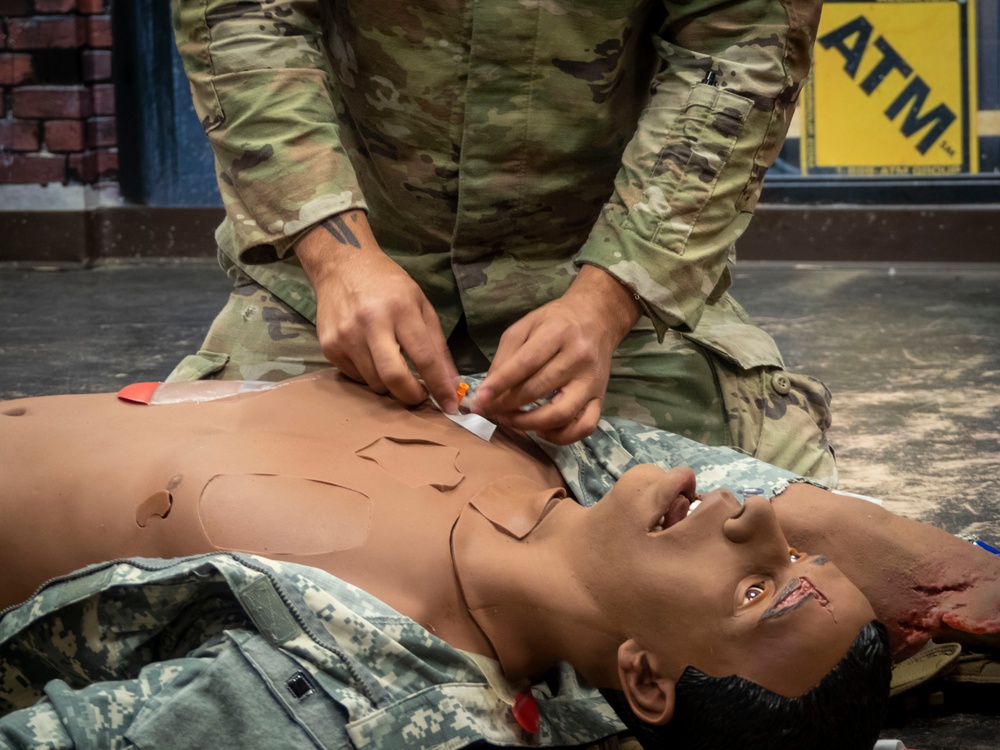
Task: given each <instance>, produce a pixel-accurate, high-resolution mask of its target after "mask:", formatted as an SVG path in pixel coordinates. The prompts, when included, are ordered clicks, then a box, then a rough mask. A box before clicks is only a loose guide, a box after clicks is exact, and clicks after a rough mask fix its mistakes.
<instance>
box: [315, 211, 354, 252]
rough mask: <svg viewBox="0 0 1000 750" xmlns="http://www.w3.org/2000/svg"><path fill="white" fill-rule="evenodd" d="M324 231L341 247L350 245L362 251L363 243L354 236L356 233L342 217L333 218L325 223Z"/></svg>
mask: <svg viewBox="0 0 1000 750" xmlns="http://www.w3.org/2000/svg"><path fill="white" fill-rule="evenodd" d="M323 229H325V230H326V231H328V232H329V233H330V234H331V235H333V238H334V239H335V240H337V242H339V243H340V244H341V245H350V246H351V247H354V248H357V249H358V250H360V249H361V243H360V242H358V238H357V237H355V236H354V232H352V231H351V230H350V228H349V227H348V226H347V222H346V221H344V218H343V217H342V216H331V217H330V218H329V219H327V220H326V221H324V222H323Z"/></svg>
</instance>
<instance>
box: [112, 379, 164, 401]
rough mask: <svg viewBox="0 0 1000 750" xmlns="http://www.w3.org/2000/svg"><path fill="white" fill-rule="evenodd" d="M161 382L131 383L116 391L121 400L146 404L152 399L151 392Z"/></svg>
mask: <svg viewBox="0 0 1000 750" xmlns="http://www.w3.org/2000/svg"><path fill="white" fill-rule="evenodd" d="M161 385H163V384H162V383H132V385H127V386H125V387H124V388H122V389H121V390H120V391H118V398H120V399H121V400H122V401H132V402H133V403H136V404H148V403H149V402H150V401H151V400H152V399H153V392H154V391H155V390H156V389H157V388H159V387H160V386H161Z"/></svg>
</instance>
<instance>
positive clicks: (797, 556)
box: [788, 547, 805, 562]
mask: <svg viewBox="0 0 1000 750" xmlns="http://www.w3.org/2000/svg"><path fill="white" fill-rule="evenodd" d="M788 557H789V559H790V560H791V561H792V562H798V561H799V560H801V559H802V558H803V557H805V553H803V552H799V551H798V550H797V549H795V547H789V548H788Z"/></svg>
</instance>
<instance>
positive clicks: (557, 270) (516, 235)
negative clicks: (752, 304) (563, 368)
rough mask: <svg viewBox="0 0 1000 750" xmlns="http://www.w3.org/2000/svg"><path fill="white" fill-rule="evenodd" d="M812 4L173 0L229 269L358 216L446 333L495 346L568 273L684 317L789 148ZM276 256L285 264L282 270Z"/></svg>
mask: <svg viewBox="0 0 1000 750" xmlns="http://www.w3.org/2000/svg"><path fill="white" fill-rule="evenodd" d="M820 4H821V0H746V1H745V2H739V3H731V2H722V1H721V0H687V1H681V0H605V1H602V2H592V1H588V0H489V1H483V0H478V1H473V0H429V1H427V2H419V3H417V2H392V3H387V2H369V1H367V0H336V1H335V0H260V1H252V2H245V1H243V0H174V17H175V28H176V36H177V42H178V47H179V49H180V52H181V57H182V59H183V61H184V65H185V67H186V69H187V72H188V76H189V78H190V81H191V89H192V92H193V95H194V103H195V109H196V111H197V113H198V115H199V117H200V118H201V121H202V123H203V125H204V127H205V130H206V132H207V133H208V136H209V138H210V140H211V143H212V146H213V149H214V151H215V155H216V160H217V170H218V179H219V187H220V190H221V192H222V197H223V201H224V203H225V207H226V220H225V222H224V223H223V225H222V226H221V227H220V228H219V231H218V234H217V238H218V241H219V246H220V250H221V254H222V257H223V258H224V262H226V263H230V264H237V265H239V266H241V267H243V268H244V270H246V272H247V273H249V274H250V275H251V276H252V277H253V278H255V279H256V280H257V281H258V282H259V283H261V284H262V285H263V286H265V287H267V288H268V289H270V290H271V291H272V292H274V293H275V294H277V295H278V296H279V297H281V298H282V299H284V300H285V301H286V302H287V303H289V304H290V305H292V307H294V308H295V309H296V310H298V311H299V312H300V313H302V314H303V315H304V316H305V317H307V318H309V319H314V318H315V298H314V296H313V293H312V290H311V288H310V287H309V285H308V283H307V282H306V279H305V275H304V274H303V272H302V269H301V267H300V266H299V265H298V264H297V263H296V262H295V261H294V259H293V258H289V254H290V252H291V249H292V247H293V245H294V243H295V242H296V240H297V239H298V238H299V237H300V236H301V235H302V234H303V233H304V232H305V231H306V230H308V229H310V228H312V227H313V226H315V225H316V224H317V223H318V222H320V221H321V220H323V219H324V218H326V217H329V216H331V215H333V214H336V213H339V212H341V211H344V210H347V209H352V208H364V209H366V210H367V211H368V212H369V220H370V222H371V224H372V227H373V229H374V231H375V236H376V238H377V239H378V240H379V242H380V244H381V246H382V248H383V249H384V250H385V251H386V252H387V253H389V254H390V255H391V256H392V257H393V258H394V259H395V260H396V261H397V262H398V263H400V264H401V265H402V266H403V267H404V268H405V269H406V270H407V271H408V272H409V273H410V275H411V276H412V277H413V278H415V279H416V280H417V281H418V282H419V283H420V285H421V287H422V288H423V290H424V292H425V294H426V295H427V297H428V299H429V300H430V302H431V303H432V304H433V305H434V307H435V308H436V309H437V311H438V313H439V315H440V317H441V322H442V325H443V327H444V329H445V332H446V333H447V332H449V331H450V330H451V329H452V328H453V327H454V325H455V323H456V321H457V320H458V319H459V317H460V315H461V314H462V312H463V311H464V313H465V315H466V316H467V318H468V322H469V328H470V331H471V333H472V335H473V337H474V338H475V339H476V341H477V343H479V344H480V346H482V347H483V348H484V350H486V351H487V352H489V351H491V350H492V349H494V348H495V345H496V342H497V340H498V339H499V335H500V333H502V331H503V330H504V329H505V328H506V327H507V326H508V325H510V323H512V322H513V321H515V320H517V319H518V318H520V317H522V316H523V315H524V314H525V313H526V312H528V311H530V310H532V309H535V308H537V307H539V306H540V305H541V304H543V303H544V302H547V301H549V300H551V299H553V298H555V297H558V296H560V295H561V294H562V293H563V292H564V291H565V289H566V288H567V286H568V285H569V283H570V281H571V280H572V277H573V274H574V264H576V265H577V266H578V265H579V264H583V263H589V264H594V265H596V266H599V267H600V268H602V269H604V270H606V271H607V272H609V273H610V274H612V275H613V276H615V277H616V278H617V279H618V280H619V281H621V282H622V283H623V284H625V285H626V286H627V287H628V288H629V289H631V290H632V291H633V292H634V293H635V294H636V295H637V296H638V298H639V299H640V301H641V303H642V305H643V308H644V309H645V311H646V313H647V314H648V316H649V317H650V319H651V320H652V322H653V324H654V325H655V327H656V329H657V332H658V333H659V335H660V337H661V338H662V336H663V334H664V332H665V331H666V330H667V329H668V328H671V327H673V328H677V329H679V330H691V329H693V328H694V327H695V326H696V324H697V322H698V319H699V317H700V314H701V310H702V307H703V305H704V304H705V302H706V301H710V300H712V299H715V298H718V297H719V296H720V295H721V294H722V293H723V291H724V290H725V289H726V288H727V287H728V285H729V276H728V273H727V271H726V264H727V260H728V258H729V256H730V250H731V246H732V243H733V241H734V240H735V239H736V238H737V237H738V236H739V235H740V234H741V233H742V232H743V230H744V229H745V227H746V225H747V222H748V221H749V218H750V214H751V212H752V211H753V209H754V206H755V204H756V202H757V199H758V196H759V194H760V189H761V183H762V180H763V177H764V173H765V171H766V170H767V168H768V166H769V165H770V164H771V163H773V161H774V159H775V158H776V157H777V154H778V151H779V149H780V146H781V144H782V142H783V139H784V136H785V133H786V131H787V126H788V123H789V121H790V119H791V115H792V112H793V109H794V105H795V101H796V99H797V96H798V92H799V88H800V85H801V83H802V80H803V78H804V77H805V75H806V73H807V71H808V69H809V65H810V55H811V48H812V43H813V40H814V38H815V33H816V26H817V24H818V21H819V10H820ZM279 259H286V260H285V261H284V262H280V263H279V262H276V261H278V260H279Z"/></svg>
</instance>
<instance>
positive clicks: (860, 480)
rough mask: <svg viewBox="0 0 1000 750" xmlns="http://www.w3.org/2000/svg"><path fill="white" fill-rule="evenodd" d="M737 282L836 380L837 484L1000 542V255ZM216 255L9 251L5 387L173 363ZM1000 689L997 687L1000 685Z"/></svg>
mask: <svg viewBox="0 0 1000 750" xmlns="http://www.w3.org/2000/svg"><path fill="white" fill-rule="evenodd" d="M734 278H735V284H734V292H735V295H736V297H737V298H738V299H739V300H740V301H741V302H742V303H743V304H744V306H745V307H746V308H747V309H748V311H749V312H750V313H751V315H752V316H753V317H754V318H756V320H757V321H758V322H759V323H760V324H761V325H762V326H763V327H764V328H765V329H766V330H768V331H769V332H770V333H771V334H772V335H773V336H774V337H775V338H776V339H777V341H778V343H779V345H780V347H781V349H782V351H783V352H784V354H785V358H786V362H787V364H788V365H789V367H790V368H791V369H793V370H798V371H802V372H807V373H809V374H811V375H814V376H816V377H819V378H821V379H822V380H824V381H825V382H826V383H827V385H828V386H829V387H830V389H831V390H832V391H833V393H834V420H835V426H834V433H833V442H834V444H835V446H836V448H837V453H838V457H839V463H840V471H841V488H842V489H845V490H849V491H853V492H860V493H863V494H868V495H874V496H877V497H881V498H884V499H885V501H886V505H887V507H889V508H890V509H892V510H894V511H896V512H899V513H903V514H905V515H908V516H911V517H914V518H918V519H920V520H925V521H929V522H931V523H935V524H938V525H940V526H943V527H944V528H946V529H948V530H949V531H952V532H969V533H974V534H977V535H979V536H981V537H982V538H983V539H985V540H987V541H990V540H992V541H993V542H1000V265H994V264H991V265H951V266H929V265H897V266H895V267H889V266H883V265H871V264H867V265H856V266H850V265H837V266H819V265H804V264H790V263H784V264H776V263H743V264H740V265H738V266H737V267H736V269H735V273H734ZM227 289H228V282H227V279H226V278H225V277H224V276H223V275H222V273H221V272H219V271H218V270H216V268H215V266H214V263H209V262H204V263H202V262H188V263H184V264H176V263H174V264H159V265H158V264H152V263H146V264H144V265H138V266H135V265H133V266H109V267H103V268H98V269H95V270H91V271H83V270H48V271H43V270H31V269H23V268H9V267H8V268H3V267H0V300H2V307H0V326H2V331H3V333H2V335H0V399H6V398H17V397H22V396H28V395H43V394H50V393H87V392H97V391H108V390H116V389H118V388H119V387H121V386H122V385H125V384H127V383H130V382H136V381H143V380H158V379H161V378H163V377H164V376H165V375H166V374H167V373H168V372H169V371H170V369H171V367H172V366H173V364H174V363H175V362H176V361H177V360H179V359H180V358H181V357H182V356H184V355H185V354H188V353H190V352H193V351H194V350H195V349H196V348H197V346H198V344H199V343H200V341H201V337H202V335H203V333H204V331H205V329H206V328H207V326H208V324H209V322H210V321H211V319H212V317H213V316H214V314H215V313H216V312H217V311H218V309H219V308H220V307H221V306H222V303H223V301H224V300H225V298H226V295H227ZM994 697H996V696H994ZM949 699H950V697H949V696H945V705H944V707H942V708H935V709H929V708H926V707H925V708H918V709H914V710H912V711H910V712H908V713H903V714H899V715H894V716H893V717H892V727H891V728H890V729H887V730H886V733H885V736H889V737H899V738H901V739H903V740H904V741H905V742H906V743H907V744H908V745H909V746H910V747H912V748H918V749H919V750H959V749H962V750H980V749H982V750H985V749H986V748H989V749H990V750H995V749H996V748H998V747H1000V702H997V701H996V700H993V701H992V703H991V706H992V708H990V707H988V706H987V707H986V708H985V713H967V714H955V713H954V712H953V711H951V710H950V709H951V708H953V706H952V705H949Z"/></svg>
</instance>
